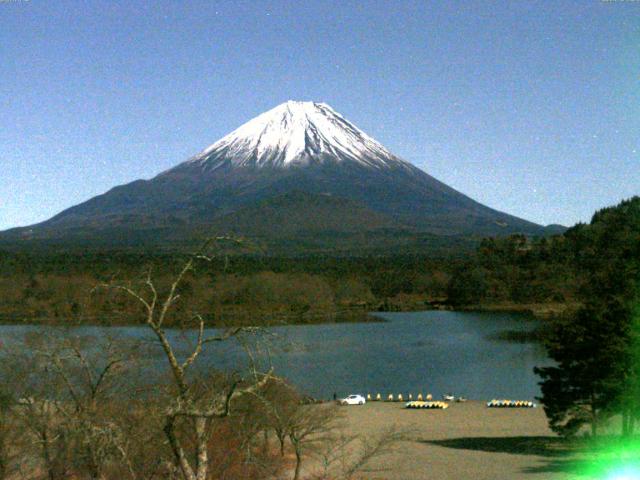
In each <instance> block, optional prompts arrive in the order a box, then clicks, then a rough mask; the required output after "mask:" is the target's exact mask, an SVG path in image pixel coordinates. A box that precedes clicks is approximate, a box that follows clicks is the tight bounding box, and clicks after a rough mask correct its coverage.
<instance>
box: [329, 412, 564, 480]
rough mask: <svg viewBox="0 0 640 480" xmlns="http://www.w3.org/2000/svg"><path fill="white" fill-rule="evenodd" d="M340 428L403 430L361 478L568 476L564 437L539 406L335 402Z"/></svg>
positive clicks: (460, 479)
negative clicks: (399, 439)
mask: <svg viewBox="0 0 640 480" xmlns="http://www.w3.org/2000/svg"><path fill="white" fill-rule="evenodd" d="M340 410H341V412H342V413H343V414H344V416H345V417H344V418H345V428H346V430H347V431H348V432H349V433H352V434H358V435H362V436H364V437H369V436H375V435H376V434H378V433H379V432H381V431H382V430H384V429H385V428H389V427H391V426H394V425H395V426H396V427H397V428H399V429H402V430H407V431H408V432H409V433H408V440H406V441H402V442H401V443H399V444H398V445H397V446H396V447H394V449H393V451H392V452H391V453H390V454H388V455H386V456H384V457H382V458H379V459H376V461H375V462H374V463H373V465H372V466H373V467H374V468H373V469H372V470H371V471H368V472H363V474H362V475H361V476H360V478H367V479H388V480H395V479H398V480H399V479H408V478H411V479H434V478H437V479H456V480H464V479H469V480H471V479H473V480H500V479H509V480H517V479H523V480H525V479H531V480H535V479H554V480H555V479H568V478H574V477H573V476H571V475H570V474H569V473H567V472H566V470H567V469H569V464H568V463H567V462H568V459H567V457H566V456H565V454H564V453H565V452H564V451H563V442H562V441H561V439H559V438H558V437H557V436H556V435H555V434H554V433H553V432H552V431H551V430H550V429H549V428H548V426H547V420H546V417H545V414H544V411H543V410H542V408H540V407H538V408H522V409H520V408H487V407H486V403H485V402H479V401H469V402H464V403H452V404H450V407H449V408H447V409H446V410H409V409H405V408H404V404H403V403H388V402H369V403H367V404H366V405H363V406H348V407H341V408H340Z"/></svg>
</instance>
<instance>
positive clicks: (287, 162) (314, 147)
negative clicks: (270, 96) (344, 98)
mask: <svg viewBox="0 0 640 480" xmlns="http://www.w3.org/2000/svg"><path fill="white" fill-rule="evenodd" d="M327 161H333V162H343V161H353V162H357V163H358V164H360V165H365V166H370V167H374V168H385V167H388V166H391V165H395V166H398V165H403V166H406V165H408V164H407V163H406V162H405V161H403V160H401V159H399V158H398V157H396V156H394V155H393V154H392V153H391V152H389V151H388V150H387V149H386V148H384V147H383V146H382V145H381V144H380V143H378V142H377V141H376V140H374V139H373V138H371V137H370V136H368V135H367V134H366V133H364V132H363V131H362V130H360V129H359V128H358V127H356V126H355V125H353V124H352V123H350V122H349V121H347V120H346V119H345V118H344V117H343V116H342V115H340V114H339V113H337V112H336V111H335V110H333V109H332V108H331V107H330V106H329V105H327V104H325V103H316V102H297V101H292V100H290V101H288V102H285V103H282V104H280V105H278V106H277V107H275V108H273V109H271V110H269V111H267V112H265V113H262V114H261V115H258V116H257V117H255V118H254V119H252V120H250V121H248V122H247V123H245V124H244V125H242V126H241V127H239V128H237V129H236V130H234V131H233V132H231V133H229V134H228V135H227V136H225V137H224V138H222V139H220V140H219V141H217V142H216V143H214V144H213V145H211V146H210V147H208V148H206V149H205V150H204V151H203V152H201V153H200V154H198V155H196V156H195V157H194V158H193V159H191V160H190V162H192V163H194V162H195V163H200V164H202V166H203V168H204V169H205V170H209V169H214V168H217V167H218V166H220V165H221V164H223V163H228V162H230V163H231V164H232V165H233V166H259V167H261V166H270V167H288V166H291V165H306V164H309V163H323V162H327Z"/></svg>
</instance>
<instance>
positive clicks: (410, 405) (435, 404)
mask: <svg viewBox="0 0 640 480" xmlns="http://www.w3.org/2000/svg"><path fill="white" fill-rule="evenodd" d="M405 408H430V409H440V410H444V409H446V408H449V404H448V403H447V402H423V401H419V400H416V401H413V402H407V403H406V404H405Z"/></svg>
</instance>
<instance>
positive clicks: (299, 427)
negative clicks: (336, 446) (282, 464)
mask: <svg viewBox="0 0 640 480" xmlns="http://www.w3.org/2000/svg"><path fill="white" fill-rule="evenodd" d="M338 418H339V417H338V410H337V407H336V406H335V405H333V404H331V405H301V406H300V408H298V409H297V410H296V412H295V414H294V415H293V416H292V418H291V420H290V424H289V426H288V435H289V440H290V441H291V445H292V446H293V451H294V453H295V456H296V465H295V470H294V472H293V480H299V478H300V473H301V469H302V460H303V458H304V455H305V454H306V453H307V452H309V451H314V450H315V449H317V448H319V445H322V444H324V443H326V442H328V441H330V438H331V437H330V433H331V431H332V430H333V429H334V428H335V427H336V421H337V420H338Z"/></svg>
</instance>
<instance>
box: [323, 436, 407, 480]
mask: <svg viewBox="0 0 640 480" xmlns="http://www.w3.org/2000/svg"><path fill="white" fill-rule="evenodd" d="M408 438H409V432H408V431H407V430H399V429H398V428H396V427H395V426H392V427H389V428H388V429H386V430H383V431H382V432H381V433H380V434H379V435H375V436H372V437H363V436H361V435H345V434H344V433H339V434H337V435H336V434H335V433H334V434H333V435H332V436H331V440H330V441H328V442H325V443H324V444H323V446H324V448H322V449H320V450H318V451H317V456H318V457H319V459H320V465H321V470H320V472H319V473H317V474H315V475H313V476H312V477H311V479H312V480H329V479H332V480H336V479H341V480H351V479H352V478H354V477H355V476H356V474H358V473H360V472H363V471H368V472H371V471H383V470H384V468H373V464H374V463H375V460H376V459H379V458H380V457H383V456H385V455H388V454H390V453H391V452H392V451H393V449H394V448H395V446H396V445H397V444H398V443H399V442H401V441H405V440H407V439H408Z"/></svg>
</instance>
